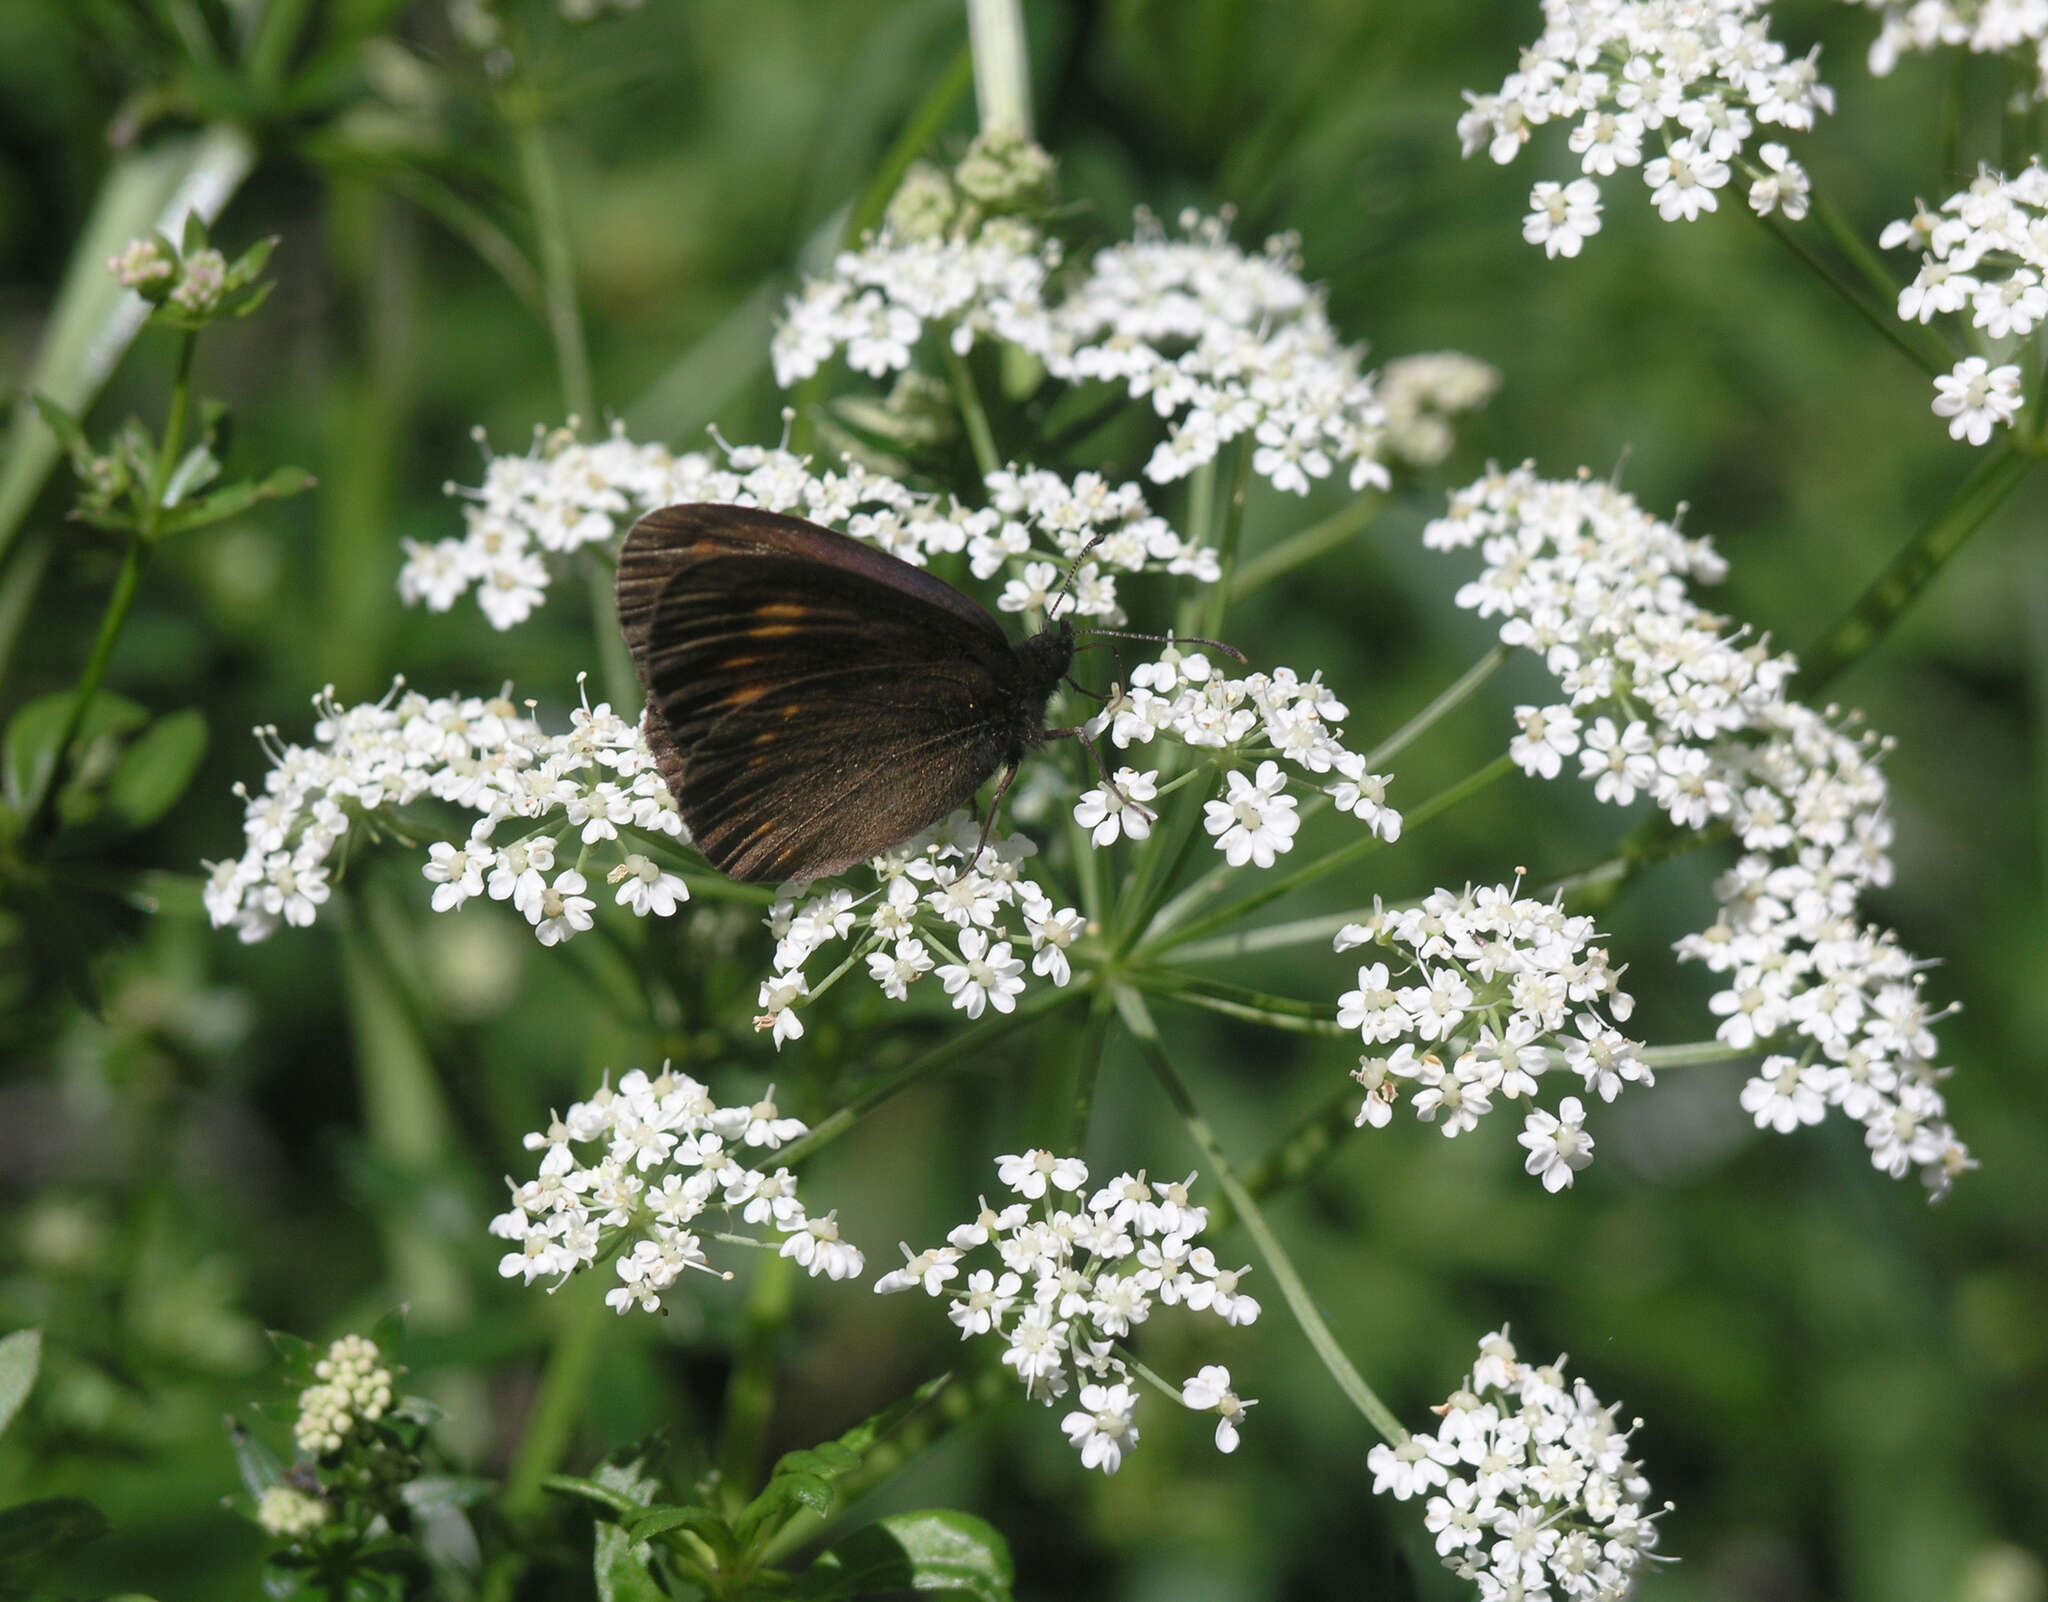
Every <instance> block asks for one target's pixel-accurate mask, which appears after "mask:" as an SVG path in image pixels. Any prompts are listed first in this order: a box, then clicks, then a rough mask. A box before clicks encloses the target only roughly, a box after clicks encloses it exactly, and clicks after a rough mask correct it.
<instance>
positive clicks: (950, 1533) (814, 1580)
mask: <svg viewBox="0 0 2048 1602" xmlns="http://www.w3.org/2000/svg"><path fill="white" fill-rule="evenodd" d="M1016 1580H1017V1569H1016V1565H1015V1564H1014V1563H1013V1562H1012V1561H1011V1559H1010V1543H1009V1542H1008V1541H1006V1540H1004V1539H1003V1535H1002V1532H1001V1531H1000V1530H998V1529H996V1528H995V1526H994V1525H992V1524H989V1523H988V1522H987V1521H986V1520H983V1519H978V1518H976V1517H975V1516H974V1515H973V1514H971V1513H962V1512H959V1511H958V1510H956V1509H953V1508H934V1509H931V1510H929V1511H926V1512H922V1513H899V1514H896V1515H895V1516H894V1517H891V1518H886V1519H882V1520H880V1521H879V1522H878V1523H874V1524H870V1525H867V1526H865V1527H863V1528H861V1529H858V1530H856V1531H854V1532H853V1534H851V1535H849V1536H848V1537H846V1539H845V1540H843V1541H839V1542H836V1543H834V1545H833V1546H832V1548H831V1550H830V1551H828V1552H826V1553H825V1554H824V1555H823V1556H822V1557H820V1558H819V1559H818V1561H817V1562H816V1563H815V1564H813V1565H812V1566H811V1570H810V1572H809V1573H808V1574H806V1575H805V1576H804V1579H803V1582H802V1585H801V1590H802V1593H803V1595H804V1596H806V1597H809V1598H812V1599H814V1602H815V1599H822V1598H826V1597H854V1596H873V1595H876V1594H878V1593H886V1592H901V1591H925V1592H933V1591H952V1592H957V1593H959V1594H960V1595H962V1596H968V1597H973V1598H974V1599H975V1602H1010V1590H1011V1587H1012V1586H1013V1585H1015V1584H1016Z"/></svg>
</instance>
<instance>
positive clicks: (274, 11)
mask: <svg viewBox="0 0 2048 1602" xmlns="http://www.w3.org/2000/svg"><path fill="white" fill-rule="evenodd" d="M311 4H312V0H265V3H264V5H263V8H262V12H261V14H260V15H259V16H258V17H257V19H256V31H255V33H254V34H252V35H251V36H250V39H249V51H248V55H247V57H246V62H247V70H248V74H249V81H250V82H251V83H253V84H255V85H256V87H257V88H259V89H263V90H267V91H273V92H274V91H275V90H277V89H279V88H282V87H283V85H284V81H285V71H286V69H287V68H289V67H290V66H291V61H292V55H293V53H294V52H295V51H296V50H297V49H298V47H299V40H300V37H301V36H302V35H303V34H304V32H305V25H306V12H307V10H308V8H309V7H310V6H311Z"/></svg>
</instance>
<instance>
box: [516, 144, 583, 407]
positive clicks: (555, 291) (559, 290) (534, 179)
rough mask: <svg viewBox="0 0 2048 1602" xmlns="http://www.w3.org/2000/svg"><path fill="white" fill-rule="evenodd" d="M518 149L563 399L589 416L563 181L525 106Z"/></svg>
mask: <svg viewBox="0 0 2048 1602" xmlns="http://www.w3.org/2000/svg"><path fill="white" fill-rule="evenodd" d="M510 120H511V122H512V133H513V141H514V143H515V145H516V146H517V147H518V151H519V174H520V178H521V180H522V181H523V182H524V183H525V185H526V198H527V202H528V204H530V205H531V206H532V207H533V227H534V234H535V236H536V238H537V241H538V243H539V245H540V271H541V281H542V283H543V284H544V285H545V287H546V292H547V308H548V335H549V337H550V338H551V339H553V341H554V345H555V365H556V367H557V368H558V369H559V370H560V372H561V377H562V399H563V402H564V403H565V404H566V406H567V407H568V410H569V415H570V416H572V417H576V418H580V419H582V420H583V421H585V422H589V421H591V420H592V419H594V418H595V416H596V412H597V398H596V396H597V392H596V389H595V388H594V386H593V385H592V383H591V378H590V356H589V353H588V352H587V351H586V350H585V349H584V344H583V318H582V315H581V313H580V312H578V310H577V308H576V265H575V260H574V258H573V257H572V256H571V254H570V250H569V220H568V216H567V214H566V213H565V212H564V210H563V207H562V190H561V184H560V182H559V181H558V180H557V178H556V174H555V163H554V158H553V157H552V156H551V155H550V154H549V152H548V142H547V133H546V131H545V130H544V129H543V128H542V127H541V125H540V123H539V121H538V120H537V118H536V117H535V116H533V115H531V114H529V113H528V112H527V111H526V110H525V109H524V108H522V109H521V111H520V113H519V114H518V115H514V116H513V117H512V118H511V119H510Z"/></svg>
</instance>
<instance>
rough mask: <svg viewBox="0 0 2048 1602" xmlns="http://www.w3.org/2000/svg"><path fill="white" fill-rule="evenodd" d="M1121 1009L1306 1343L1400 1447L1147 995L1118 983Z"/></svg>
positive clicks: (1401, 1435)
mask: <svg viewBox="0 0 2048 1602" xmlns="http://www.w3.org/2000/svg"><path fill="white" fill-rule="evenodd" d="M1116 1004H1117V1011H1118V1012H1119V1013H1121V1014H1122V1016H1123V1020H1124V1024H1125V1026H1126V1027H1127V1028H1128V1029H1129V1030H1130V1031H1131V1034H1132V1035H1133V1037H1135V1038H1136V1040H1137V1042H1138V1047H1139V1050H1141V1051H1142V1052H1143V1053H1144V1055H1145V1061H1146V1062H1147V1064H1149V1065H1150V1067H1151V1069H1152V1074H1153V1077H1154V1078H1156V1079H1157V1080H1158V1081H1159V1086H1160V1088H1161V1089H1162V1090H1164V1091H1165V1092H1166V1097H1167V1099H1168V1100H1169V1101H1171V1102H1172V1103H1173V1105H1174V1109H1175V1110H1176V1111H1177V1112H1178V1113H1179V1114H1180V1116H1181V1121H1182V1122H1183V1123H1184V1124H1186V1125H1187V1129H1188V1133H1189V1135H1190V1136H1192V1137H1193V1139H1194V1142H1195V1145H1196V1146H1197V1147H1198V1148H1199V1149H1200V1150H1201V1152H1202V1156H1203V1159H1204V1160H1205V1161H1206V1162H1207V1163H1208V1164H1209V1166H1210V1170H1211V1172H1213V1173H1214V1174H1215V1176H1216V1182H1217V1183H1218V1184H1219V1185H1221V1186H1222V1187H1223V1194H1224V1195H1225V1196H1227V1197H1229V1198H1230V1202H1231V1205H1232V1206H1234V1207H1235V1208H1236V1209H1237V1212H1238V1216H1239V1217H1240V1218H1241V1219H1242V1220H1243V1221H1244V1227H1245V1230H1246V1231H1247V1233H1249V1234H1250V1235H1251V1237H1252V1242H1253V1244H1254V1245H1256V1246H1257V1247H1258V1249H1259V1255H1260V1257H1262V1258H1263V1259H1264V1260H1265V1264H1266V1268H1267V1271H1268V1272H1270V1273H1271V1274H1272V1276H1273V1280H1274V1283H1275V1284H1277V1285H1278V1286H1279V1287H1280V1295H1281V1297H1282V1299H1283V1300H1284V1301H1285V1302H1286V1303H1287V1306H1288V1309H1289V1310H1290V1311H1291V1312H1292V1313H1293V1314H1294V1319H1295V1322H1296V1323H1297V1324H1299V1325H1300V1326H1301V1332H1302V1333H1303V1334H1304V1335H1306V1336H1307V1337H1308V1343H1309V1345H1310V1346H1312V1347H1313V1348H1315V1353H1316V1356H1318V1357H1319V1358H1321V1359H1322V1361H1323V1366H1324V1367H1325V1368H1326V1369H1328V1370H1329V1372H1330V1377H1331V1378H1332V1379H1334V1380H1335V1381H1336V1382H1337V1388H1338V1389H1339V1390H1340V1391H1342V1392H1343V1393H1344V1395H1345V1396H1346V1397H1347V1398H1348V1399H1349V1400H1350V1402H1351V1404H1352V1405H1353V1406H1354V1407H1356V1408H1357V1409H1358V1410H1359V1412H1361V1413H1363V1414H1364V1415H1365V1417H1366V1420H1367V1421H1368V1422H1369V1423H1370V1424H1371V1425H1372V1427H1373V1428H1374V1429H1376V1430H1378V1431H1379V1433H1380V1436H1381V1438H1382V1439H1383V1440H1385V1441H1386V1442H1387V1444H1388V1445H1390V1446H1398V1445H1399V1444H1400V1443H1401V1442H1403V1441H1405V1440H1407V1439H1408V1432H1407V1430H1405V1429H1403V1428H1402V1426H1401V1421H1400V1420H1399V1419H1398V1418H1396V1417H1395V1416H1394V1413H1393V1410H1392V1409H1391V1408H1389V1407H1388V1406H1387V1404H1386V1403H1384V1402H1382V1401H1381V1400H1380V1399H1379V1397H1378V1396H1376V1395H1375V1394H1374V1393H1373V1389H1372V1387H1371V1386H1370V1385H1368V1384H1366V1382H1365V1377H1364V1376H1363V1375H1361V1374H1360V1373H1359V1372H1358V1370H1357V1369H1356V1368H1355V1367H1353V1366H1352V1363H1351V1359H1350V1358H1348V1357H1346V1356H1345V1355H1344V1348H1343V1347H1341V1346H1340V1345H1338V1344H1337V1337H1336V1336H1335V1335H1334V1334H1332V1333H1331V1331H1330V1326H1329V1325H1328V1324H1326V1323H1325V1322H1324V1321H1323V1315H1322V1314H1321V1313H1320V1312H1319V1311H1317V1309H1316V1304H1315V1300H1314V1298H1312V1297H1311V1296H1310V1295H1309V1293H1308V1286H1307V1285H1305V1284H1304V1283H1303V1282H1302V1278H1301V1275H1300V1274H1299V1273H1298V1272H1296V1270H1295V1267H1294V1263H1293V1261H1292V1259H1290V1258H1289V1257H1288V1255H1287V1250H1286V1248H1285V1247H1284V1246H1282V1245H1281V1244H1280V1237H1279V1236H1277V1235H1275V1234H1274V1233H1273V1230H1272V1227H1271V1226H1270V1225H1268V1224H1267V1222H1266V1217H1265V1214H1264V1213H1262V1212H1261V1211H1260V1210H1259V1204H1258V1202H1257V1201H1255V1200H1254V1199H1253V1197H1252V1193H1251V1192H1250V1191H1249V1190H1248V1189H1246V1187H1245V1185H1244V1183H1243V1181H1241V1180H1240V1179H1239V1178H1238V1177H1237V1175H1236V1174H1235V1173H1234V1172H1232V1170H1231V1167H1230V1163H1229V1161H1228V1160H1227V1159H1226V1158H1225V1157H1224V1155H1223V1148H1222V1147H1221V1146H1220V1145H1219V1144H1218V1143H1217V1140H1216V1136H1215V1134H1214V1132H1213V1131H1212V1130H1211V1129H1210V1128H1209V1124H1208V1121H1207V1120H1206V1119H1205V1118H1203V1117H1202V1115H1201V1113H1200V1112H1199V1111H1198V1110H1197V1109H1196V1106H1195V1100H1194V1097H1193V1096H1191V1095H1190V1094H1189V1093H1188V1088H1187V1086H1186V1084H1184V1083H1183V1082H1182V1080H1181V1077H1180V1075H1179V1074H1178V1073H1177V1072H1175V1070H1174V1066H1173V1063H1172V1061H1171V1060H1170V1059H1169V1058H1168V1057H1167V1055H1166V1048H1165V1046H1164V1045H1162V1044H1161V1043H1160V1039H1159V1030H1158V1027H1157V1026H1156V1025H1155V1024H1154V1023H1153V1021H1152V1015H1151V1013H1150V1012H1149V1011H1148V1010H1147V1009H1146V1006H1145V998H1144V997H1143V996H1141V995H1139V994H1138V993H1137V992H1136V991H1135V990H1132V989H1130V988H1129V987H1128V986H1123V985H1120V986H1118V987H1117V992H1116Z"/></svg>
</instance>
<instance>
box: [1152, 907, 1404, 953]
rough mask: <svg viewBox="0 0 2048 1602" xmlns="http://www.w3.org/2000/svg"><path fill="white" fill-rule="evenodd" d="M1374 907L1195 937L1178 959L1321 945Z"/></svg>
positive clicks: (1176, 949) (1178, 948)
mask: <svg viewBox="0 0 2048 1602" xmlns="http://www.w3.org/2000/svg"><path fill="white" fill-rule="evenodd" d="M1371 912H1372V909H1371V908H1370V907H1359V908H1355V909H1353V910H1352V911H1350V912H1327V913H1321V914H1319V915H1317V916H1316V917H1313V918H1296V919H1294V920H1293V921H1292V922H1289V923H1269V924H1266V925H1264V926H1263V927H1261V928H1257V929H1239V930H1237V931H1235V932H1234V933H1231V934H1226V935H1218V936H1217V937H1216V938H1215V939H1213V940H1192V941H1189V942H1188V943H1187V944H1186V945H1177V946H1175V947H1174V948H1173V960H1174V961H1175V962H1228V961H1230V960H1231V959H1232V958H1235V957H1248V956H1250V955H1251V954H1252V953H1253V952H1255V951H1285V950H1287V949H1288V948H1289V947H1290V946H1310V945H1317V944H1319V943H1321V942H1323V941H1327V940H1329V939H1330V938H1331V937H1332V936H1334V935H1335V934H1336V933H1337V931H1338V930H1340V929H1342V928H1343V927H1344V926H1345V925H1346V924H1347V923H1362V922H1363V921H1364V920H1365V919H1366V918H1367V917H1369V916H1371Z"/></svg>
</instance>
